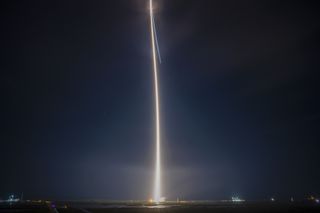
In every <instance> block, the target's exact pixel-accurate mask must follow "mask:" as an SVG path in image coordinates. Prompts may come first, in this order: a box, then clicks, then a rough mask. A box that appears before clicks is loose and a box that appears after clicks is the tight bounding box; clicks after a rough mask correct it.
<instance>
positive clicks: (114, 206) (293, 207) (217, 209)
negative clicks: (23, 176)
mask: <svg viewBox="0 0 320 213" xmlns="http://www.w3.org/2000/svg"><path fill="white" fill-rule="evenodd" d="M52 207H56V208H52ZM0 212H39V213H40V212H55V213H57V212H59V213H68V212H70V213H72V212H86V213H88V212H92V213H95V212H97V213H98V212H101V213H103V212H131V213H135V212H143V213H148V212H168V213H171V212H172V213H175V212H214V213H232V212H239V213H243V212H249V213H255V212H257V213H260V212H272V213H282V212H303V213H305V212H306V213H308V212H320V205H315V204H311V203H302V202H301V203H271V202H264V203H262V202H260V203H258V202H251V203H241V204H233V203H196V202H195V203H183V204H181V203H180V204H172V203H171V204H166V205H163V206H151V205H143V204H141V203H140V204H138V203H131V204H128V203H101V202H99V203H96V202H86V203H79V202H74V203H71V202H58V203H45V202H42V203H31V202H30V203H19V204H11V205H9V204H0Z"/></svg>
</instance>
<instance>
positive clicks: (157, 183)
mask: <svg viewBox="0 0 320 213" xmlns="http://www.w3.org/2000/svg"><path fill="white" fill-rule="evenodd" d="M149 6H150V31H151V41H152V42H151V43H152V60H153V72H154V92H155V107H156V110H155V113H156V165H155V180H154V181H155V182H154V197H153V200H154V201H155V202H156V203H159V202H160V199H161V162H160V113H159V92H158V69H157V58H156V44H155V35H154V33H155V32H154V27H155V26H154V22H153V5H152V0H150V5H149Z"/></svg>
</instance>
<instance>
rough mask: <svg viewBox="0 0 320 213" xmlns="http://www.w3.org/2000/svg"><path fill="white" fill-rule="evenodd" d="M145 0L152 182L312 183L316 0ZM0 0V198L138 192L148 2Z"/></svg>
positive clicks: (178, 190) (148, 190)
mask: <svg viewBox="0 0 320 213" xmlns="http://www.w3.org/2000/svg"><path fill="white" fill-rule="evenodd" d="M154 1H155V2H158V3H157V10H156V12H155V13H156V22H157V31H158V37H159V45H160V48H161V57H162V64H161V68H160V73H159V78H160V82H161V83H160V85H159V86H160V98H161V106H160V110H161V116H162V117H161V118H162V119H161V125H162V143H163V147H162V149H163V151H164V155H163V156H162V159H163V168H164V174H163V175H164V176H163V185H164V189H163V192H164V195H165V196H167V197H168V198H171V199H176V198H177V197H180V198H182V199H224V198H230V197H231V196H232V195H238V196H241V197H244V198H246V199H259V198H269V197H270V196H275V197H282V198H287V197H291V196H300V197H302V196H304V195H306V194H310V193H317V192H320V182H319V179H320V171H319V169H318V168H319V163H320V162H319V157H318V152H319V148H320V147H319V140H320V131H319V128H320V110H319V109H320V101H319V100H320V99H319V93H318V92H317V91H319V89H320V88H319V87H320V86H319V77H320V76H319V68H320V61H319V51H320V42H319V38H320V22H319V18H320V17H319V16H320V15H319V12H318V9H317V7H316V6H315V5H312V4H311V3H305V2H303V1H300V2H294V1H281V2H279V1H253V0H252V1H238V0H234V1H226V0H220V1H213V0H201V1H199V0H168V1H165V0H159V1H158V0H154ZM0 8H1V13H0V14H1V15H0V16H1V19H0V20H1V21H0V23H1V25H0V26H1V35H0V37H1V40H0V41H1V69H0V70H1V76H0V80H1V83H0V85H1V93H2V95H1V97H2V102H1V103H2V104H1V110H0V112H1V114H0V116H1V119H0V121H1V136H0V137H1V139H0V140H1V148H0V160H1V162H2V168H1V173H0V198H3V197H5V196H6V195H7V194H8V193H11V192H22V191H23V192H24V195H25V197H26V198H53V199H79V198H101V199H148V198H149V197H150V196H152V191H153V189H152V187H153V170H154V156H153V154H154V133H155V132H154V129H155V128H154V111H153V110H154V97H153V72H152V64H151V62H152V61H151V50H150V34H149V32H150V31H149V19H148V18H149V16H148V1H147V0H145V1H144V0H130V1H128V0H116V1H94V2H93V1H53V2H47V1H7V2H1V7H0Z"/></svg>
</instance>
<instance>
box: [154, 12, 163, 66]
mask: <svg viewBox="0 0 320 213" xmlns="http://www.w3.org/2000/svg"><path fill="white" fill-rule="evenodd" d="M152 24H153V31H154V36H155V40H156V47H157V53H158V57H159V63H160V64H161V63H162V61H161V54H160V48H159V42H158V35H157V28H156V23H155V22H154V16H152Z"/></svg>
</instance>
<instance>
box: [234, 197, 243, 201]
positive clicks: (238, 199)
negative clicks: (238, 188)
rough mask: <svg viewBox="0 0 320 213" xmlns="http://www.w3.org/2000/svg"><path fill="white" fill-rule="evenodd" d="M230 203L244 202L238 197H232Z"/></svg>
mask: <svg viewBox="0 0 320 213" xmlns="http://www.w3.org/2000/svg"><path fill="white" fill-rule="evenodd" d="M231 200H232V202H244V201H245V200H243V199H240V198H239V197H232V198H231Z"/></svg>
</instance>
